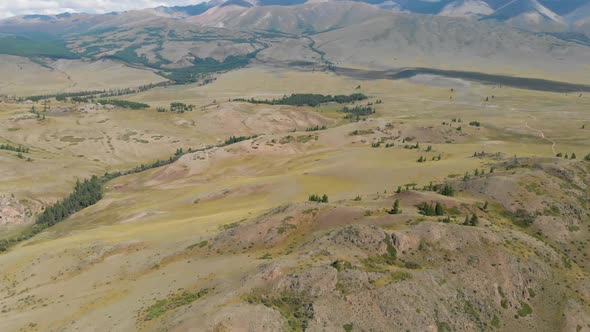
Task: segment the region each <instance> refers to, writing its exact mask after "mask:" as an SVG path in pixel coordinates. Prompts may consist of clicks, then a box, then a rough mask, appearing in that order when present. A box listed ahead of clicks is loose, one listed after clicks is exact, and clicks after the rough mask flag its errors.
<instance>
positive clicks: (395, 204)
mask: <svg viewBox="0 0 590 332" xmlns="http://www.w3.org/2000/svg"><path fill="white" fill-rule="evenodd" d="M389 213H390V214H400V213H402V210H400V208H399V199H396V200H395V202H393V208H392V209H391V211H389Z"/></svg>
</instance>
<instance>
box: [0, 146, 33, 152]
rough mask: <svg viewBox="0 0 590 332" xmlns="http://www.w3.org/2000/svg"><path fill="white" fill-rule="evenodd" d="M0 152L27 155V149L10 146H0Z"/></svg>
mask: <svg viewBox="0 0 590 332" xmlns="http://www.w3.org/2000/svg"><path fill="white" fill-rule="evenodd" d="M0 150H7V151H13V152H18V153H29V148H25V147H22V146H20V145H19V146H13V145H10V144H0Z"/></svg>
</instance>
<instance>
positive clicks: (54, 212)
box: [36, 176, 103, 227]
mask: <svg viewBox="0 0 590 332" xmlns="http://www.w3.org/2000/svg"><path fill="white" fill-rule="evenodd" d="M102 195H103V188H102V182H101V180H100V179H99V178H98V177H97V176H93V177H92V178H90V179H86V180H84V181H82V182H80V181H77V182H76V186H75V187H74V191H73V192H72V193H71V194H70V195H69V196H68V197H66V198H65V199H64V200H63V201H59V202H56V203H55V204H53V205H51V206H49V207H47V208H45V210H43V212H42V213H41V214H40V215H39V216H38V217H37V221H36V223H37V224H41V225H44V226H47V227H49V226H52V225H55V224H57V223H58V222H61V221H63V220H64V219H66V218H67V217H69V216H70V215H72V214H74V213H76V212H78V211H80V210H82V209H84V208H86V207H89V206H91V205H93V204H95V203H96V202H98V201H99V200H100V199H101V198H102Z"/></svg>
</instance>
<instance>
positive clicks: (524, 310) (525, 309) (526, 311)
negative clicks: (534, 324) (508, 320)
mask: <svg viewBox="0 0 590 332" xmlns="http://www.w3.org/2000/svg"><path fill="white" fill-rule="evenodd" d="M532 313H533V308H531V306H530V305H529V304H528V303H526V302H522V303H521V307H520V309H518V315H519V316H520V317H526V316H528V315H531V314H532Z"/></svg>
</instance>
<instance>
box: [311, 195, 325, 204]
mask: <svg viewBox="0 0 590 332" xmlns="http://www.w3.org/2000/svg"><path fill="white" fill-rule="evenodd" d="M308 200H309V201H310V202H317V203H328V195H326V194H324V195H322V196H320V195H316V194H311V195H309V199H308Z"/></svg>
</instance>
